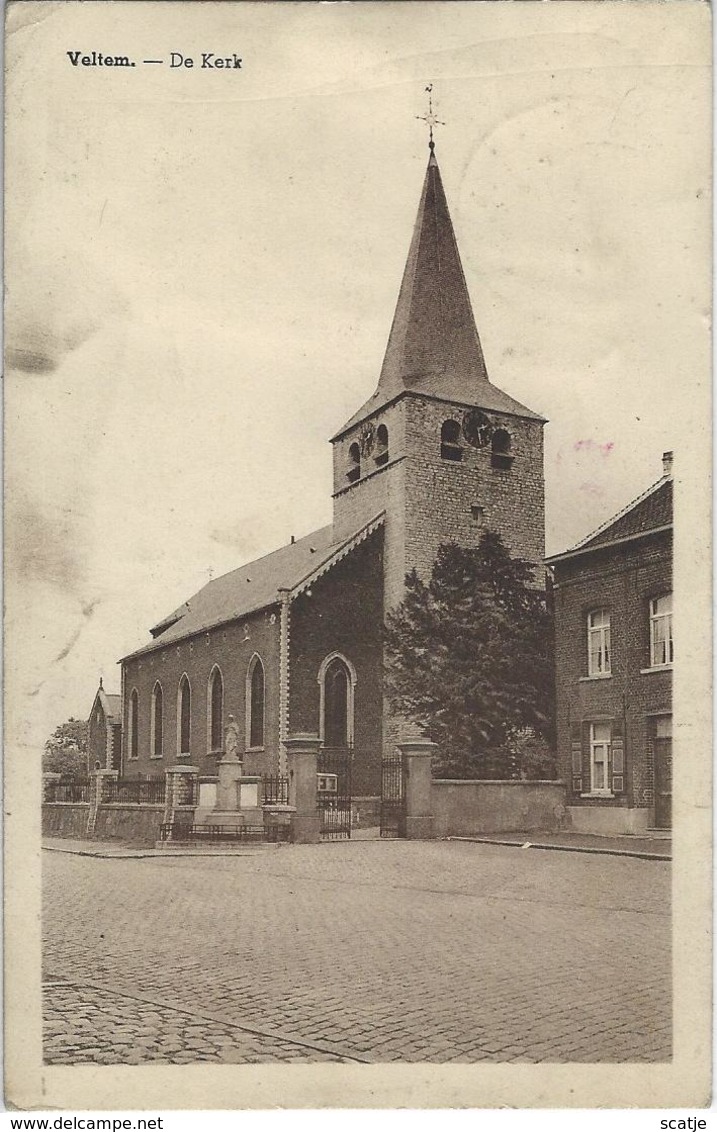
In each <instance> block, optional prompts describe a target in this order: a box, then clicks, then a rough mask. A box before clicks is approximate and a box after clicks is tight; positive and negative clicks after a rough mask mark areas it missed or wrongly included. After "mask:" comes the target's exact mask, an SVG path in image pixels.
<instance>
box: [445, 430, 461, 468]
mask: <svg viewBox="0 0 717 1132" xmlns="http://www.w3.org/2000/svg"><path fill="white" fill-rule="evenodd" d="M441 459H442V460H454V461H455V462H456V463H458V462H459V461H460V460H462V459H463V446H462V444H461V426H460V424H459V423H458V421H444V422H443V424H442V425H441Z"/></svg>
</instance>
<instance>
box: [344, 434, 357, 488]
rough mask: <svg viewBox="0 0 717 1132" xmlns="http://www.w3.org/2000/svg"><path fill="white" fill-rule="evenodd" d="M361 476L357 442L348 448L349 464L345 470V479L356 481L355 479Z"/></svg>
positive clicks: (351, 481) (350, 481)
mask: <svg viewBox="0 0 717 1132" xmlns="http://www.w3.org/2000/svg"><path fill="white" fill-rule="evenodd" d="M360 476H361V449H360V448H359V446H358V444H352V445H351V447H350V448H349V466H348V471H347V472H346V479H347V480H348V481H349V483H356V480H357V479H359V478H360Z"/></svg>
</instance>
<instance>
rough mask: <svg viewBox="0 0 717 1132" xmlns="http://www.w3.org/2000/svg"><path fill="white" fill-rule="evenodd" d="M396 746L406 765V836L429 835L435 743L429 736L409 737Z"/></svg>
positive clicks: (431, 826) (430, 828) (420, 836)
mask: <svg viewBox="0 0 717 1132" xmlns="http://www.w3.org/2000/svg"><path fill="white" fill-rule="evenodd" d="M398 749H399V751H400V752H401V754H402V756H403V761H404V766H405V768H406V837H407V838H408V839H412V840H419V839H423V838H429V837H433V836H434V833H433V804H432V795H431V787H432V778H431V759H432V757H433V755H434V754H435V752H436V751H437V750H438V744H437V743H432V742H431V740H430V739H411V740H409V741H408V742H405V743H399V744H398Z"/></svg>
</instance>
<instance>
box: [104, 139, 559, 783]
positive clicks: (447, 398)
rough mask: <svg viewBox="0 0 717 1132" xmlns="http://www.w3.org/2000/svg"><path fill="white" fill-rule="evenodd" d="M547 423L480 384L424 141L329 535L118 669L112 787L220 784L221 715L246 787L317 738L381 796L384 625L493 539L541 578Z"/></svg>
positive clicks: (181, 623)
mask: <svg viewBox="0 0 717 1132" xmlns="http://www.w3.org/2000/svg"><path fill="white" fill-rule="evenodd" d="M544 423H545V421H544V419H543V418H542V417H541V416H539V415H538V414H537V413H535V412H533V411H532V410H530V409H527V408H526V407H525V406H524V405H521V404H519V403H518V402H517V401H515V400H514V399H513V398H512V397H510V396H508V394H506V393H504V392H503V391H502V390H501V389H499V388H498V387H497V386H496V385H494V384H493V383H492V382H491V381H490V379H489V377H488V371H487V368H486V363H485V360H484V356H483V350H482V348H481V343H480V339H479V336H478V332H477V329H476V324H475V320H474V317H473V311H472V308H471V302H470V298H469V295H468V289H467V286H466V280H465V276H464V274H463V269H462V266H461V260H460V256H459V253H458V247H457V244H456V238H455V234H454V230H453V225H452V223H451V218H450V215H449V211H448V205H447V202H446V196H445V193H444V189H443V184H442V181H441V174H440V171H439V167H438V162H437V160H436V156H435V152H434V146H433V141H432V140H431V144H430V157H429V161H428V167H427V169H426V174H425V179H424V183H423V190H422V193H421V198H420V203H419V206H418V215H417V217H416V222H415V227H414V231H413V238H412V240H411V245H410V248H409V251H408V259H407V263H406V267H405V270H404V274H403V280H402V283H401V288H400V292H399V296H398V302H397V305H396V310H395V314H394V318H393V324H392V326H391V331H390V335H389V340H388V345H387V348H386V353H385V358H384V361H383V366H382V369H381V373H380V376H379V379H378V385H377V388H376V391H375V393H374V394H373V396H372V397H371V398H370V399H369V400H368V401H367V402H366V403H365V404H364V405H362V406H361V408H360V409H358V411H357V412H356V413H355V414H354V415H353V416H352V417H351V419H350V420H348V421H347V422H346V423H345V424H344V425H342V426H341V427H340V428H339V429H338V430H337V432H336V434H335V435H334V437H333V438H332V441H331V443H332V444H333V522H332V523H331V524H330V525H329V526H326V527H323V528H322V529H321V530H318V531H314V532H313V533H312V534H309V535H307V536H306V537H305V538H301V539H297V540H296V541H294V540H292V542H291V543H290V544H289V545H287V546H283V547H281V548H280V549H279V550H276V551H275V552H274V553H273V554H269V555H267V556H266V557H264V558H260V559H258V560H257V561H255V562H250V563H248V564H247V565H244V566H241V567H240V568H239V569H236V570H233V571H232V572H231V573H229V574H226V575H224V576H223V577H220V578H216V579H214V580H213V581H210V582H209V583H208V584H207V585H206V586H204V587H203V588H202V589H201V590H200V591H199V592H198V593H196V594H194V596H192V597H190V598H189V600H188V601H186V602H185V603H184V604H183V605H181V606H180V607H179V608H178V609H176V610H174V612H173V613H171V614H169V616H167V617H165V618H164V619H163V620H162V621H160V622H159V623H158V624H157V625H155V627H154V628H153V629H152V630H151V636H152V639H151V641H149V642H148V643H147V644H145V645H144V646H143V647H142V648H139V649H138V650H137V651H135V652H133V653H132V654H130V655H129V656H126V657H124V659H123V660H122V662H121V663H122V710H123V737H124V741H123V752H122V764H123V765H122V773H123V775H124V776H125V777H128V778H131V777H144V776H146V775H153V776H154V775H158V774H160V773H162V771H163V770H164V768H165V767H166V766H169V765H171V764H173V763H176V762H178V761H180V762H190V761H191V763H192V764H193V765H195V766H197V767H198V768H199V771H200V775H212V774H216V765H217V761H218V759H219V757H220V756H221V751H222V746H223V736H224V734H225V728H226V724H227V720H228V719H229V716H230V715H231V716H233V717H234V720H235V721H237V723H238V724H239V729H240V736H241V738H240V748H241V750H240V757H241V758H242V763H243V767H244V773H245V774H277V773H283V772H284V767H285V757H284V754H283V750H282V744H283V742H284V741H285V740H286V739H287V738H289V737H290V736H291V735H294V734H299V733H311V734H314V735H318V736H319V737H320V739H321V741H322V744H323V745H324V746H325V747H326V748H337V749H339V750H351V751H352V752H353V754H352V763H353V795H354V799H355V800H356V801H358V800H359V799H360V798H364V799H365V800H366V802H368V800H369V799H374V798H377V797H378V795H379V794H380V784H381V760H382V756H387V755H389V754H391V753H392V751H393V748H394V745H395V743H396V741H397V739H398V738H399V735H398V726H399V725H398V721H397V720H396V719H394V718H393V717H392V713H391V709H390V705H389V703H388V702H387V699H386V696H385V692H384V682H383V655H382V626H383V623H384V617H385V613H386V612H387V610H388V609H390V608H391V607H394V606H396V605H397V604H398V603H400V601H401V599H402V595H403V587H404V579H405V575H406V573H407V572H409V571H410V570H412V569H413V568H414V567H415V568H416V569H417V570H418V572H419V574H420V575H421V576H422V577H424V578H426V579H427V578H428V577H429V576H430V572H431V567H432V565H433V562H434V559H435V557H436V555H437V552H438V548H439V546H440V545H441V544H442V543H449V542H453V543H458V544H460V545H462V546H464V547H472V546H476V545H477V544H478V541H479V539H480V536H481V532H482V530H483V529H484V528H486V527H487V528H490V529H492V530H495V531H497V532H499V533H500V535H501V536H502V538H503V540H504V542H505V544H506V546H507V547H508V548H509V550H510V551H511V553H513V554H515V555H520V556H521V557H522V558H525V559H528V560H529V561H531V562H534V563H535V564H536V566H538V567H540V564H541V563H542V561H543V556H544V529H545V523H544V493H543V425H544ZM539 574H540V569H538V571H537V572H536V584H540V583H539V581H538V575H539ZM476 663H477V664H479V663H480V658H479V657H476Z"/></svg>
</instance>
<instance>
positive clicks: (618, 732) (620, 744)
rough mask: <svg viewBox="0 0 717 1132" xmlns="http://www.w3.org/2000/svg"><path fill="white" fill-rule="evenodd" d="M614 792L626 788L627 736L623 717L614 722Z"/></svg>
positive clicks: (622, 790) (619, 792)
mask: <svg viewBox="0 0 717 1132" xmlns="http://www.w3.org/2000/svg"><path fill="white" fill-rule="evenodd" d="M611 750H612V792H613V794H622V793H623V792H624V790H625V737H624V728H623V723H622V719H615V720H613V724H612V747H611Z"/></svg>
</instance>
